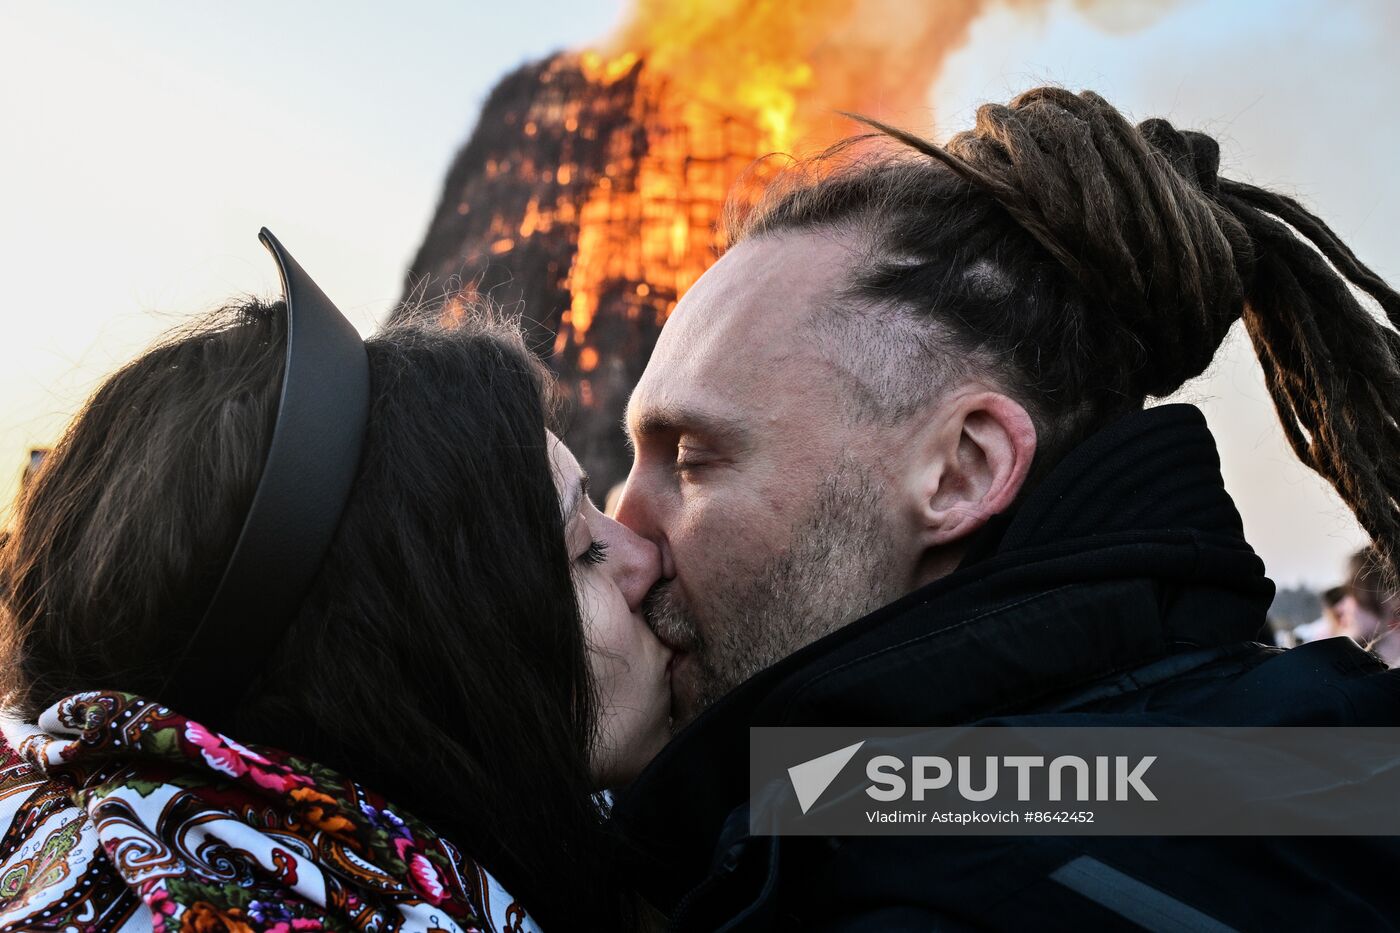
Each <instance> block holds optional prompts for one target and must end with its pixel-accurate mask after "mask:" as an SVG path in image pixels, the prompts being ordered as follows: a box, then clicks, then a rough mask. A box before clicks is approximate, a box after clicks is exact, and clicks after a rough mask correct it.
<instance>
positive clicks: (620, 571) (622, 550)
mask: <svg viewBox="0 0 1400 933" xmlns="http://www.w3.org/2000/svg"><path fill="white" fill-rule="evenodd" d="M604 521H606V522H608V524H609V525H610V526H611V527H610V529H609V532H610V533H609V535H608V537H609V538H611V539H612V540H611V541H609V543H608V552H609V554H608V563H609V564H611V565H612V567H613V568H614V569H613V574H614V577H613V579H614V580H615V581H616V583H617V586H618V589H619V590H621V591H622V595H623V597H624V598H625V599H626V600H627V608H629V609H631V610H632V611H633V612H637V611H639V610H640V609H641V608H642V600H644V599H646V595H647V593H649V592H651V588H652V587H653V586H655V585H656V581H657V580H659V579H661V549H660V548H658V547H657V546H656V545H655V544H653V543H652V542H651V541H648V540H647V539H646V538H643V537H642V536H641V535H639V534H637V533H636V532H635V531H632V530H631V529H630V528H628V527H627V526H626V525H623V524H621V523H620V522H617V521H614V520H613V519H611V518H605V519H604Z"/></svg>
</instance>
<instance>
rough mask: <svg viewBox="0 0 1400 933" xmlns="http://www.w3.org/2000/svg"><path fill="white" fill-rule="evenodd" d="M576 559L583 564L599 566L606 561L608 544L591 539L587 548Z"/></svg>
mask: <svg viewBox="0 0 1400 933" xmlns="http://www.w3.org/2000/svg"><path fill="white" fill-rule="evenodd" d="M578 559H579V560H580V561H582V562H583V563H585V564H601V563H602V562H603V561H605V560H607V559H608V543H607V542H606V541H599V540H598V539H596V538H595V539H593V541H592V542H590V543H589V545H588V548H587V549H586V550H585V551H584V552H583V553H582V554H580V555H579V556H578Z"/></svg>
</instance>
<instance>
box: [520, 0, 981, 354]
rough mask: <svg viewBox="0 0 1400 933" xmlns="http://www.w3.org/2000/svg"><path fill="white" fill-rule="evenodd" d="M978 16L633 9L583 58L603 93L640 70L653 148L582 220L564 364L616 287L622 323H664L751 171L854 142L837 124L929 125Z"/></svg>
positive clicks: (874, 2) (709, 6) (619, 167)
mask: <svg viewBox="0 0 1400 933" xmlns="http://www.w3.org/2000/svg"><path fill="white" fill-rule="evenodd" d="M981 6H982V0H938V2H929V0H813V2H802V3H798V2H796V0H637V2H636V5H635V8H634V11H633V14H632V16H631V19H630V20H629V21H628V22H627V23H626V24H625V25H624V26H623V28H622V29H621V30H620V31H619V33H618V34H617V36H616V37H614V38H613V39H612V40H611V41H610V42H608V43H607V44H606V45H605V46H604V47H603V48H601V49H599V50H596V51H589V52H585V53H583V54H582V55H581V56H579V59H578V63H579V65H580V67H581V68H582V70H583V72H584V74H585V75H586V76H587V77H588V78H589V80H590V81H592V82H594V83H596V84H598V85H610V84H612V83H615V82H617V81H619V80H621V79H622V78H624V77H626V76H629V75H631V74H632V73H633V71H634V70H637V69H639V71H638V73H637V96H636V101H635V104H634V109H635V110H636V111H637V112H636V113H635V115H634V116H635V118H636V124H637V125H638V126H641V127H643V128H644V132H645V133H646V146H645V154H644V155H642V156H641V158H640V159H636V158H634V157H633V156H632V155H630V153H627V152H619V153H618V162H617V164H611V163H610V164H609V166H608V167H609V172H608V173H607V175H606V176H605V177H603V178H601V179H600V180H599V182H598V183H597V185H596V186H595V187H594V189H593V190H592V192H591V193H590V194H589V196H588V198H587V200H586V201H585V202H584V203H583V204H582V205H581V206H580V207H579V213H578V222H579V233H578V242H577V253H576V255H575V258H574V262H573V265H572V267H571V268H570V270H569V274H568V278H567V285H568V288H569V290H570V293H571V296H572V304H571V306H570V308H569V311H568V313H567V315H566V319H565V321H564V327H563V328H561V330H560V331H559V334H558V340H557V342H556V345H555V348H556V351H562V350H564V349H565V348H566V347H568V346H569V345H570V344H572V345H573V346H575V347H579V346H582V345H583V344H584V342H585V340H586V337H587V334H588V330H589V328H590V327H591V326H592V324H593V322H594V320H595V318H596V316H597V314H598V309H599V306H600V302H602V301H603V300H604V296H605V294H607V292H608V289H609V287H610V284H611V283H619V282H627V283H642V285H640V286H639V287H637V288H636V294H635V295H634V296H632V300H631V301H630V302H629V303H628V307H627V311H626V313H627V315H628V316H629V317H636V316H637V315H639V314H642V313H650V314H654V315H656V319H657V322H658V323H660V322H661V321H663V320H664V319H665V317H666V316H667V315H669V314H670V312H671V309H672V308H674V307H675V303H676V301H677V300H678V299H679V298H680V296H681V295H683V294H684V293H685V291H686V290H687V289H688V288H690V286H691V285H693V284H694V282H695V280H696V279H698V278H699V277H700V275H701V273H703V272H704V271H705V269H707V268H708V267H709V265H710V264H711V263H712V262H713V261H714V258H715V255H716V252H715V251H716V247H717V246H718V243H717V242H716V225H717V222H718V220H719V215H720V210H721V208H722V205H723V202H724V198H725V195H726V192H727V191H728V189H729V188H730V186H731V185H732V184H733V183H734V181H735V179H736V178H738V177H739V176H740V174H741V173H742V172H743V171H744V170H745V169H746V168H748V167H749V166H750V165H751V164H752V163H753V162H754V160H756V159H759V158H761V157H763V156H765V155H768V154H770V153H774V152H793V151H795V150H799V149H800V150H801V151H811V150H814V149H817V148H820V147H823V146H825V145H827V144H829V143H831V142H834V141H836V140H837V139H838V138H840V137H841V136H843V135H846V134H847V133H848V132H850V131H851V126H850V124H849V123H847V122H846V121H844V120H842V119H840V118H839V117H838V116H837V114H836V111H839V110H851V111H860V112H866V113H872V114H879V115H883V116H886V117H888V118H890V119H895V120H901V119H902V120H905V121H906V122H908V121H913V122H917V123H923V122H926V106H927V104H926V98H927V95H928V93H929V90H930V87H931V85H932V83H933V80H934V78H935V77H936V75H937V73H938V70H939V67H940V66H941V64H942V62H943V60H944V58H945V56H946V55H947V53H948V52H950V51H951V50H952V49H954V48H956V47H957V46H958V45H960V44H961V43H962V42H963V41H964V39H965V37H966V34H967V30H968V27H969V25H970V24H971V23H972V21H973V20H974V19H975V18H976V16H977V14H978V12H979V9H980V7H981ZM569 171H570V167H569V166H567V165H565V166H561V167H560V169H559V177H560V179H561V180H562V179H564V178H565V177H567V176H566V173H567V172H569ZM526 226H529V227H531V228H532V229H533V228H535V227H537V226H538V222H537V221H536V220H534V219H532V218H530V217H527V220H526ZM520 233H521V235H527V234H526V232H525V226H522V228H521V230H520Z"/></svg>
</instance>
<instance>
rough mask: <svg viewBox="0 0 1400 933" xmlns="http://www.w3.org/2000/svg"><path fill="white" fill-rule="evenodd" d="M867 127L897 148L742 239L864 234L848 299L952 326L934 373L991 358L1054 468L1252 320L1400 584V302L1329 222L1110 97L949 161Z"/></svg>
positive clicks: (793, 199)
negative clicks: (951, 364)
mask: <svg viewBox="0 0 1400 933" xmlns="http://www.w3.org/2000/svg"><path fill="white" fill-rule="evenodd" d="M858 119H862V120H863V122H865V123H867V124H868V125H870V126H872V127H873V128H874V129H876V130H878V131H879V132H878V134H877V135H875V136H869V137H862V138H861V139H862V140H875V141H877V143H878V142H883V143H889V142H890V141H894V142H896V143H898V144H899V145H897V146H895V147H893V148H892V149H891V148H889V147H887V148H884V149H882V150H880V151H877V152H876V153H875V154H873V155H872V154H869V153H868V152H867V151H865V150H862V149H861V148H860V146H859V145H854V146H853V145H850V144H847V145H844V146H842V147H839V148H838V149H837V150H834V151H832V152H830V153H827V154H826V155H825V156H823V157H822V158H819V159H818V160H816V161H815V163H809V164H805V165H801V166H799V167H798V168H797V170H795V171H791V172H788V173H787V174H786V175H785V180H784V182H783V183H782V184H779V185H777V186H774V187H772V188H770V189H769V191H768V192H767V193H766V194H765V196H764V197H763V199H762V200H761V201H760V203H759V204H758V205H757V207H756V208H755V209H751V210H747V211H742V210H741V211H736V212H735V213H734V214H733V215H732V216H731V218H730V220H729V224H730V230H729V237H730V239H731V241H738V240H740V239H743V238H745V237H751V236H759V235H763V234H766V233H772V232H781V231H784V230H802V229H813V228H823V227H826V228H850V229H853V230H855V231H857V232H861V233H863V234H865V235H866V236H867V238H868V242H869V244H870V246H871V256H870V260H869V262H868V264H867V265H865V266H864V267H863V268H861V269H860V270H859V271H858V272H857V274H856V276H855V281H853V282H852V283H851V286H850V288H849V290H848V293H847V294H845V295H842V296H840V298H842V299H856V298H858V299H864V300H865V301H866V303H867V305H870V306H875V307H882V308H891V307H893V308H898V309H901V311H902V313H903V314H904V315H905V316H906V317H912V318H915V319H918V320H921V321H926V322H932V323H935V324H937V325H938V327H939V328H940V330H939V332H938V334H937V335H936V337H935V338H934V339H932V340H930V339H928V338H927V337H926V336H923V335H916V336H915V339H914V342H915V343H918V342H920V341H922V342H923V343H925V344H926V345H927V346H929V347H931V348H932V349H931V350H930V354H931V355H941V356H942V357H943V358H944V359H942V360H934V361H932V362H931V364H930V366H932V367H933V368H935V369H936V368H937V366H938V365H940V364H941V363H946V362H947V359H949V358H953V359H956V360H961V361H968V360H971V361H974V363H973V365H974V366H976V367H979V368H981V369H982V370H984V371H986V372H989V373H990V375H991V376H992V377H993V378H995V379H998V380H1000V381H1001V382H1002V383H1003V384H1005V385H1007V386H1008V387H1009V388H1011V389H1013V391H1014V392H1015V394H1017V396H1018V397H1019V398H1021V399H1022V400H1023V401H1024V402H1026V404H1027V407H1028V408H1029V409H1030V411H1031V414H1032V417H1033V418H1034V419H1035V421H1036V426H1037V430H1038V433H1039V434H1040V436H1041V441H1042V443H1041V450H1040V451H1039V452H1038V453H1037V465H1036V469H1037V470H1039V469H1041V468H1042V467H1043V466H1044V465H1045V464H1044V463H1043V462H1042V461H1047V462H1053V460H1054V458H1055V457H1056V456H1057V455H1058V454H1060V453H1062V452H1063V451H1064V450H1065V449H1067V448H1068V447H1069V446H1071V445H1072V444H1074V443H1076V442H1077V441H1078V440H1080V439H1082V438H1083V437H1084V436H1085V435H1086V434H1087V433H1089V432H1090V431H1093V430H1095V429H1096V428H1097V427H1099V426H1101V425H1102V424H1103V423H1104V422H1105V421H1107V420H1109V419H1111V418H1113V417H1116V416H1117V415H1119V414H1122V413H1124V412H1126V411H1129V410H1132V409H1134V408H1140V407H1141V406H1142V405H1143V403H1144V401H1145V400H1146V399H1147V398H1148V397H1155V396H1163V395H1167V394H1169V393H1171V392H1173V391H1175V390H1176V389H1178V388H1180V387H1181V385H1182V384H1183V383H1185V382H1186V381H1187V380H1188V379H1191V378H1193V377H1195V376H1197V375H1199V374H1201V373H1202V372H1203V371H1205V369H1206V367H1207V366H1209V365H1210V363H1211V360H1212V359H1213V358H1214V356H1215V352H1216V350H1217V349H1218V348H1219V347H1220V344H1221V342H1222V341H1223V340H1224V338H1225V335H1226V333H1227V332H1228V330H1229V329H1230V327H1231V325H1232V324H1233V323H1234V322H1235V321H1238V320H1240V319H1241V318H1243V320H1244V324H1245V328H1246V330H1247V331H1248V333H1249V336H1250V338H1251V340H1252V341H1253V344H1254V348H1255V351H1256V352H1257V354H1258V357H1259V362H1260V365H1261V366H1262V367H1263V370H1264V376H1265V379H1266V381H1267V383H1268V387H1269V392H1270V394H1271V396H1272V397H1273V401H1274V406H1275V408H1276V409H1277V411H1278V415H1279V420H1280V422H1281V424H1282V426H1283V431H1284V434H1285V436H1286V437H1287V438H1288V441H1289V443H1290V444H1291V445H1292V447H1293V450H1294V451H1295V452H1296V454H1297V455H1298V458H1299V459H1300V460H1302V462H1303V463H1305V464H1307V465H1308V466H1309V467H1311V468H1312V469H1313V470H1315V471H1316V472H1317V473H1318V474H1320V475H1321V476H1322V477H1323V478H1324V479H1326V480H1327V481H1328V482H1329V483H1331V484H1332V486H1333V487H1334V488H1335V489H1336V490H1337V492H1338V493H1339V494H1340V495H1341V497H1342V500H1343V501H1344V502H1346V504H1347V505H1348V506H1349V507H1350V508H1351V510H1352V512H1353V513H1354V514H1355V515H1356V518H1357V520H1358V521H1359V522H1360V523H1361V525H1362V527H1363V528H1365V530H1366V531H1367V532H1368V533H1369V534H1370V535H1371V537H1372V538H1373V540H1374V541H1375V543H1376V546H1377V547H1378V549H1379V550H1380V551H1381V553H1382V554H1383V555H1384V556H1385V558H1386V560H1387V561H1388V563H1389V564H1390V565H1391V566H1392V567H1397V566H1400V333H1397V329H1396V328H1397V327H1400V294H1397V293H1396V292H1395V290H1394V289H1392V288H1390V287H1389V286H1388V285H1387V284H1386V283H1385V282H1383V281H1382V280H1381V279H1380V277H1379V276H1377V275H1376V274H1375V273H1374V272H1373V271H1371V270H1370V269H1369V268H1367V267H1366V266H1365V265H1364V264H1363V263H1362V262H1361V261H1360V260H1359V259H1357V258H1356V256H1355V255H1354V254H1353V253H1352V251H1351V250H1350V249H1349V248H1348V247H1347V246H1346V244H1344V243H1343V242H1342V241H1341V240H1340V239H1339V238H1338V237H1337V235H1336V234H1335V233H1333V232H1332V230H1330V229H1329V228H1328V227H1327V225H1326V224H1324V223H1323V222H1322V221H1321V220H1319V219H1318V218H1317V217H1316V216H1315V215H1313V214H1312V213H1310V212H1309V211H1307V210H1306V209H1305V208H1303V207H1302V206H1301V205H1300V204H1298V202H1296V201H1294V200H1293V199H1291V198H1288V197H1286V196H1284V195H1280V194H1276V193H1274V192H1271V191H1266V190H1264V189H1262V188H1258V187H1255V186H1254V185H1250V184H1246V183H1244V182H1239V181H1233V180H1230V179H1227V178H1221V177H1219V175H1218V168H1219V162H1220V149H1219V146H1218V145H1217V144H1216V142H1215V140H1213V139H1211V138H1210V137H1208V136H1206V135H1204V134H1201V133H1196V132H1190V131H1181V130H1177V129H1176V128H1174V127H1173V126H1172V125H1171V124H1169V123H1167V122H1166V121H1165V120H1147V121H1145V122H1143V123H1140V124H1138V125H1136V126H1134V125H1133V124H1132V123H1130V122H1129V121H1128V120H1127V119H1125V118H1124V117H1123V115H1122V114H1121V113H1119V112H1118V111H1117V110H1115V109H1114V108H1113V107H1112V106H1111V105H1109V104H1108V103H1107V102H1106V101H1105V100H1104V99H1103V98H1101V97H1099V96H1098V95H1096V94H1093V93H1090V92H1085V93H1082V94H1073V93H1070V92H1069V91H1066V90H1063V89H1060V88H1053V87H1043V88H1037V89H1035V90H1032V91H1028V92H1026V93H1024V94H1022V95H1020V96H1018V97H1017V98H1016V99H1014V100H1013V101H1011V102H1010V104H1008V105H1000V104H988V105H986V106H983V107H981V108H980V109H979V110H978V112H977V122H976V125H975V126H974V128H973V129H971V130H969V131H967V132H963V133H959V134H958V135H956V136H954V137H953V138H952V139H951V140H950V141H949V142H948V143H947V145H945V146H938V145H935V144H934V143H932V142H929V141H927V140H924V139H921V138H919V137H918V136H915V135H913V134H911V133H908V132H906V131H904V130H900V129H896V128H894V127H890V126H886V125H884V124H882V123H879V122H877V121H874V120H868V119H864V118H858ZM857 142H859V141H857ZM741 207H742V205H741ZM1358 293H1364V294H1365V295H1368V296H1370V298H1371V299H1373V300H1374V301H1375V303H1376V305H1377V306H1378V308H1379V311H1380V312H1381V313H1380V315H1379V316H1376V315H1374V314H1373V313H1372V312H1371V311H1369V310H1368V309H1367V308H1365V307H1364V306H1363V305H1362V304H1361V302H1360V301H1359V300H1358ZM1385 322H1388V324H1389V325H1390V326H1386V323H1385ZM877 339H878V338H877ZM928 372H929V370H928V369H926V370H925V371H924V374H923V383H924V384H929V383H931V381H932V380H930V379H929V378H928ZM904 402H905V404H906V405H907V402H908V399H905V400H904Z"/></svg>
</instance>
